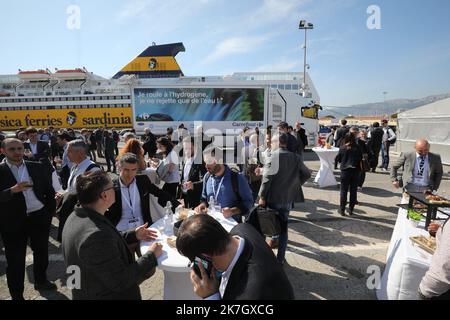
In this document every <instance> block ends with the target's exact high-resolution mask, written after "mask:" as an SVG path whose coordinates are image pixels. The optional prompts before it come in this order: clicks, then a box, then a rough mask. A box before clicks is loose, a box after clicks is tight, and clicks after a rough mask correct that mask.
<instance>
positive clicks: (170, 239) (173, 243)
mask: <svg viewBox="0 0 450 320" xmlns="http://www.w3.org/2000/svg"><path fill="white" fill-rule="evenodd" d="M176 243H177V237H175V236H171V237H168V238H167V244H168V245H169V246H170V247H172V248H176V247H177V245H176Z"/></svg>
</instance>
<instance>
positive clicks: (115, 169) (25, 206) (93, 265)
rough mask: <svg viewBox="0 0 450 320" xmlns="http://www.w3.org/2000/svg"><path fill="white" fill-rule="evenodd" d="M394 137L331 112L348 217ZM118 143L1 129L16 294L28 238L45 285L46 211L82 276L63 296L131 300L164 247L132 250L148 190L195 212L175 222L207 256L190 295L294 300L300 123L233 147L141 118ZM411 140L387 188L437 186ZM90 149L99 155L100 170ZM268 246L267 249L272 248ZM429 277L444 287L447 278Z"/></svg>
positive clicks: (145, 233) (141, 236)
mask: <svg viewBox="0 0 450 320" xmlns="http://www.w3.org/2000/svg"><path fill="white" fill-rule="evenodd" d="M395 139H396V137H395V133H393V132H392V130H391V129H390V128H389V127H388V126H387V122H385V121H382V126H381V127H380V125H379V124H378V123H374V124H373V126H372V128H371V129H370V130H368V131H366V130H361V131H360V130H358V128H356V127H348V126H347V123H346V121H345V120H342V122H341V127H340V128H338V129H337V130H334V132H333V133H332V134H330V136H329V137H327V142H329V143H330V144H331V145H334V146H336V147H338V148H339V153H338V155H337V157H336V161H335V165H336V168H337V166H340V170H341V186H340V188H341V196H340V207H339V211H338V213H339V214H341V215H342V216H344V215H345V210H346V207H347V203H348V204H349V208H348V214H349V215H352V214H353V211H354V208H355V206H356V205H357V204H358V200H357V192H358V189H359V190H360V191H361V190H362V188H363V184H364V181H365V176H366V172H369V171H372V172H375V171H376V168H377V166H378V157H379V154H380V152H381V153H382V165H381V166H380V167H381V169H382V170H385V171H386V170H388V168H389V167H388V166H389V147H390V144H391V143H393V142H394V141H395ZM119 141H120V137H119V134H118V133H117V131H116V130H114V129H113V130H111V131H108V130H107V129H106V128H99V129H96V130H94V131H92V130H87V129H83V130H81V131H80V134H79V135H77V134H76V132H75V131H73V130H71V129H67V130H65V129H64V130H58V129H54V128H47V129H44V130H37V129H35V128H31V127H30V128H27V129H24V130H19V131H18V132H17V133H16V135H15V136H14V137H3V138H2V144H1V149H2V157H3V158H4V159H2V160H3V161H2V162H1V164H0V175H1V176H2V179H0V202H1V203H2V209H1V211H2V214H0V234H1V236H2V239H3V243H4V247H5V254H6V258H7V263H8V267H7V279H8V288H9V291H10V294H11V297H12V298H13V299H17V300H20V299H23V291H24V270H25V254H26V247H27V243H28V242H29V243H30V245H31V248H32V250H33V255H34V264H33V268H34V269H33V270H34V275H35V288H36V290H55V289H56V286H55V284H54V283H52V282H50V281H48V279H47V276H46V270H47V267H48V239H49V230H50V224H51V220H52V217H53V216H55V215H56V217H58V219H59V226H58V236H57V240H58V241H60V242H61V243H62V249H63V255H64V259H65V262H66V264H67V265H77V266H79V267H80V269H81V272H82V275H84V277H82V281H81V288H75V289H73V290H72V293H73V298H74V299H139V298H140V297H141V296H140V291H139V284H140V283H141V282H142V281H144V280H145V279H147V278H149V277H151V276H152V274H153V273H154V270H155V267H156V266H157V258H158V257H159V256H160V255H161V253H162V249H161V245H160V244H157V243H155V244H153V245H152V246H150V248H149V249H148V252H140V249H139V245H138V241H139V240H152V239H155V238H156V234H155V232H154V231H152V230H151V229H148V226H150V225H152V224H153V223H154V222H155V221H156V220H157V219H159V218H160V217H158V216H156V215H155V213H154V212H152V210H151V209H150V203H151V197H154V198H155V199H156V201H157V203H158V205H159V206H161V207H166V206H167V205H168V204H170V206H171V209H172V211H174V212H175V211H176V210H177V208H179V207H180V206H182V207H184V208H189V209H192V210H194V211H195V212H196V213H197V214H196V215H194V216H192V217H189V218H187V219H186V220H185V221H184V223H183V224H182V226H181V227H180V229H179V233H178V238H177V249H178V251H179V252H180V254H182V255H184V256H186V257H188V258H189V260H191V261H194V260H195V259H196V258H197V257H199V256H202V257H206V258H205V259H208V260H210V261H211V263H212V264H213V267H214V271H217V272H212V273H211V274H212V276H211V277H209V276H208V277H207V279H206V280H204V281H201V278H202V277H201V276H205V270H204V268H203V266H202V265H201V264H200V266H199V268H200V275H199V274H196V273H195V272H194V271H192V272H191V280H192V283H193V289H194V292H196V293H197V294H198V295H199V296H200V297H202V298H208V299H292V298H293V297H294V294H293V289H292V286H291V284H290V283H289V280H288V278H287V277H286V274H285V272H284V269H283V267H282V266H283V264H284V263H285V253H286V248H287V244H288V218H289V213H290V210H291V209H292V208H293V205H294V204H295V203H298V202H304V200H305V199H304V195H303V191H302V185H303V184H304V183H305V182H306V181H307V180H308V179H309V178H310V177H311V172H310V170H309V169H308V168H307V167H306V166H305V164H304V150H305V148H306V147H307V146H308V139H307V136H306V134H305V130H304V129H303V128H302V127H301V124H300V123H297V124H295V127H291V126H289V124H288V123H286V122H281V123H279V124H278V126H277V127H276V128H273V127H268V128H266V129H265V130H262V129H258V128H256V129H250V128H245V129H244V130H243V131H242V133H241V135H240V136H239V137H237V139H236V140H235V142H234V145H233V146H232V149H233V150H232V151H231V153H230V152H228V151H230V150H228V151H227V148H226V146H224V145H219V144H217V143H215V141H214V140H213V139H211V137H208V136H207V135H205V133H204V132H203V130H202V128H201V127H199V128H196V130H195V132H194V134H193V135H191V134H190V133H189V131H188V130H187V129H186V128H185V127H184V126H183V125H180V126H179V127H178V128H177V129H176V130H173V129H172V128H169V129H168V130H167V134H166V135H164V136H159V137H157V136H155V135H154V134H153V133H152V132H151V130H150V129H149V128H146V129H145V132H144V135H143V136H142V137H141V139H139V138H138V136H137V135H136V133H135V132H132V131H130V132H128V133H126V134H124V135H123V142H124V143H125V144H124V146H123V148H121V149H120V150H119V148H118V142H119ZM415 148H416V150H415V151H414V152H412V153H411V154H409V153H408V154H402V155H401V157H400V158H399V159H398V160H397V161H396V162H395V164H394V165H393V166H392V171H391V178H392V183H393V185H394V187H405V188H407V189H408V190H413V189H414V190H437V189H438V187H439V184H440V181H441V179H442V173H443V172H442V163H441V160H440V157H439V155H435V154H432V153H430V152H429V143H428V142H427V141H426V140H423V139H422V140H419V141H417V143H416V147H415ZM99 158H103V159H105V162H106V166H107V168H106V170H105V168H104V167H103V165H102V164H100V163H99V161H98V160H99ZM400 167H403V168H404V171H403V176H401V175H400V173H399V172H398V169H399V168H400ZM105 171H106V172H105ZM108 172H110V173H111V174H108ZM116 173H117V174H116ZM3 177H6V178H5V179H4V178H3ZM160 186H162V187H160ZM348 194H350V197H349V198H350V199H349V201H348ZM211 206H214V208H216V207H218V208H219V210H220V212H221V213H222V215H223V216H224V218H230V219H233V220H234V221H235V222H236V223H237V226H236V227H234V228H233V229H232V230H231V232H230V233H228V232H226V231H225V229H224V228H223V227H222V226H221V225H220V223H219V222H217V221H216V220H214V219H213V218H211V217H210V216H208V215H207V214H205V213H207V212H208V210H209V209H212V208H211ZM255 208H266V209H267V211H271V212H275V213H276V217H277V219H278V222H279V230H278V232H277V234H274V235H270V237H269V239H266V237H265V235H264V234H263V233H262V231H261V229H260V228H259V227H260V226H258V225H257V224H254V223H253V221H254V216H252V215H256V214H257V212H258V211H257V210H255ZM255 212H256V213H255ZM430 228H436V226H434V225H432V226H431V227H430ZM443 229H444V230H442V229H440V230H439V234H440V238H442V237H444V238H445V237H446V236H447V233H448V232H446V233H444V235H443V236H442V235H441V234H442V233H443V231H448V230H446V229H449V228H448V227H447V228H445V227H444V228H443ZM433 230H434V229H433ZM434 231H437V229H436V230H434ZM274 248H278V251H277V255H276V256H275V255H274V254H273V251H272V250H271V249H274ZM441 254H442V257H440V258H436V260H438V261H439V263H440V265H439V267H435V268H434V269H433V270H434V274H433V275H428V276H427V279H428V280H424V281H425V284H423V286H421V288H423V290H422V291H421V292H422V294H423V296H425V295H428V297H432V293H433V292H437V291H433V285H434V284H435V283H436V274H438V275H442V273H443V270H444V271H445V272H447V271H448V270H447V269H448V268H447V267H446V264H445V263H446V262H445V261H448V259H447V256H446V255H447V253H446V252H445V251H441ZM136 256H137V257H138V258H137V259H136ZM445 259H447V260H445ZM443 260H444V262H445V263H444V264H443V263H442V261H443ZM436 268H437V269H436ZM436 270H437V271H436ZM445 274H446V275H447V277H448V272H447V273H445ZM433 276H434V278H432V277H433ZM431 279H433V280H431ZM447 280H448V278H447ZM433 281H435V282H433ZM444 282H445V281H444ZM440 285H441V286H440V290H441V291H442V288H444V287H445V285H444V286H443V285H442V283H440ZM445 288H446V287H445ZM441 291H439V292H440V293H441V294H443V293H445V292H441ZM430 292H431V293H430ZM447 294H448V293H447Z"/></svg>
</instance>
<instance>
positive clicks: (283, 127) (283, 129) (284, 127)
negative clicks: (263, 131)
mask: <svg viewBox="0 0 450 320" xmlns="http://www.w3.org/2000/svg"><path fill="white" fill-rule="evenodd" d="M288 128H289V125H288V124H287V123H286V122H280V123H279V124H278V133H279V134H283V133H284V134H287V137H288V143H287V149H288V150H289V151H290V152H294V153H295V152H297V150H298V141H297V139H296V138H295V137H294V136H293V135H292V134H290V133H289V132H288Z"/></svg>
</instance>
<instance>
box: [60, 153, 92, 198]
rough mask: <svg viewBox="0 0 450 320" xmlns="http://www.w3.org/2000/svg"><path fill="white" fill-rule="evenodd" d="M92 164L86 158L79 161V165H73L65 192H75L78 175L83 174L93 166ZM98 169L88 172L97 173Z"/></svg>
mask: <svg viewBox="0 0 450 320" xmlns="http://www.w3.org/2000/svg"><path fill="white" fill-rule="evenodd" d="M93 163H94V162H93V161H91V160H90V159H88V158H86V159H84V160H83V161H81V162H80V163H79V164H74V165H73V167H72V169H71V170H70V176H69V181H68V183H67V190H66V191H68V192H76V182H77V178H78V176H79V175H81V174H83V173H84V172H85V171H86V169H87V168H88V167H89V166H90V165H91V164H93ZM99 170H100V168H98V167H95V168H92V169H91V170H90V171H92V172H94V171H99Z"/></svg>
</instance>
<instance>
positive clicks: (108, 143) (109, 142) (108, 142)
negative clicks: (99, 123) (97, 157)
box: [103, 137, 116, 156]
mask: <svg viewBox="0 0 450 320" xmlns="http://www.w3.org/2000/svg"><path fill="white" fill-rule="evenodd" d="M103 145H104V146H105V155H112V156H114V149H115V148H116V142H115V141H114V139H113V138H111V137H104V138H103Z"/></svg>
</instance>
